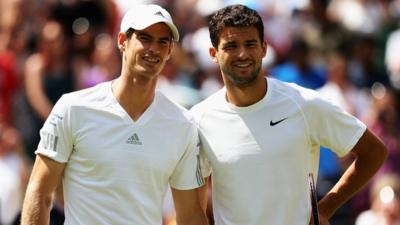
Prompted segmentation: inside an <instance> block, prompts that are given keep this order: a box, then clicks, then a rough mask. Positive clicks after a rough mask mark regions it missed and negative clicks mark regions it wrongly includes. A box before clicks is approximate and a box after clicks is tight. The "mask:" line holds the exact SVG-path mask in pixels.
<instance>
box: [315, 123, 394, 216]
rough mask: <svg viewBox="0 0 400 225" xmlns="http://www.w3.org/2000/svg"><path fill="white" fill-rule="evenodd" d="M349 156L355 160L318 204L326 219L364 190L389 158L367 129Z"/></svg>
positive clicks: (384, 149) (384, 148) (379, 142)
mask: <svg viewBox="0 0 400 225" xmlns="http://www.w3.org/2000/svg"><path fill="white" fill-rule="evenodd" d="M348 154H353V155H354V156H355V160H354V161H353V163H352V164H351V165H350V166H349V167H348V168H347V169H346V171H345V172H344V173H343V175H342V177H341V178H340V179H339V181H338V182H337V183H336V184H335V186H334V187H333V188H332V189H331V190H330V191H329V192H328V193H327V194H326V195H325V196H324V197H323V198H322V199H321V200H320V201H319V203H318V207H319V213H320V215H321V216H322V217H324V218H326V219H329V218H330V217H331V216H332V215H333V214H334V213H335V211H336V210H337V209H338V208H339V207H340V206H342V205H343V204H344V203H345V202H346V201H348V200H349V199H350V198H351V197H352V196H354V195H355V194H356V193H357V192H358V191H359V190H360V189H361V188H363V187H364V185H365V184H366V183H367V182H368V181H369V180H370V179H371V177H372V176H373V175H374V174H375V173H376V172H377V171H378V169H379V168H380V167H381V165H382V164H383V163H384V161H385V159H386V157H387V149H386V147H385V146H384V144H383V143H382V142H381V141H380V140H379V139H378V138H377V137H376V136H375V135H374V134H373V133H372V132H371V131H370V130H368V129H366V131H365V132H364V134H363V135H362V136H361V138H360V139H359V141H358V142H357V144H356V145H355V146H354V148H353V149H352V150H351V151H350V153H348Z"/></svg>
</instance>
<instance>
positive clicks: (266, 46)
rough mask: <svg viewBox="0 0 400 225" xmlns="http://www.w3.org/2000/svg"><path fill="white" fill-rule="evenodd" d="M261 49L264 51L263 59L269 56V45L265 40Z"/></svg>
mask: <svg viewBox="0 0 400 225" xmlns="http://www.w3.org/2000/svg"><path fill="white" fill-rule="evenodd" d="M261 48H262V49H263V57H265V56H266V55H267V49H268V43H267V41H266V40H264V41H263V42H262V43H261Z"/></svg>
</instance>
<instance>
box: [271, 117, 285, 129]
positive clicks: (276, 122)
mask: <svg viewBox="0 0 400 225" xmlns="http://www.w3.org/2000/svg"><path fill="white" fill-rule="evenodd" d="M287 118H288V117H286V118H283V119H281V120H278V121H275V122H274V121H272V120H271V121H270V122H269V125H270V126H271V127H273V126H275V125H277V124H278V123H280V122H283V121H284V120H286V119H287Z"/></svg>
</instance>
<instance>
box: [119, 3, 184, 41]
mask: <svg viewBox="0 0 400 225" xmlns="http://www.w3.org/2000/svg"><path fill="white" fill-rule="evenodd" d="M160 22H162V23H165V24H167V25H168V27H169V28H170V30H171V33H172V36H173V39H174V41H179V32H178V29H177V28H176V26H175V24H174V22H173V21H172V17H171V15H170V14H169V13H168V11H167V10H165V9H164V8H162V7H161V6H159V5H155V4H143V5H142V4H138V5H135V6H133V7H132V8H130V9H129V10H128V11H127V12H126V13H125V15H124V17H122V21H121V29H120V32H126V31H127V30H128V29H129V28H133V29H135V30H143V29H145V28H147V27H149V26H151V25H153V24H156V23H160Z"/></svg>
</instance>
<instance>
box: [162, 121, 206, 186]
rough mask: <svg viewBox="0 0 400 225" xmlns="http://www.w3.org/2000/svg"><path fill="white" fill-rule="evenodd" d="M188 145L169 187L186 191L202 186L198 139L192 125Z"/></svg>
mask: <svg viewBox="0 0 400 225" xmlns="http://www.w3.org/2000/svg"><path fill="white" fill-rule="evenodd" d="M187 137H188V139H189V140H188V144H187V146H186V149H185V152H184V154H183V155H182V157H181V159H180V160H179V162H178V164H177V166H176V167H175V170H174V172H173V174H172V176H171V178H170V181H169V182H170V185H171V187H173V188H175V189H180V190H187V189H193V188H198V187H200V186H202V185H203V184H204V180H203V177H202V173H201V165H200V155H199V147H200V142H199V137H198V132H197V129H196V126H195V125H194V124H192V126H191V127H190V131H189V133H188V136H187Z"/></svg>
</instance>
